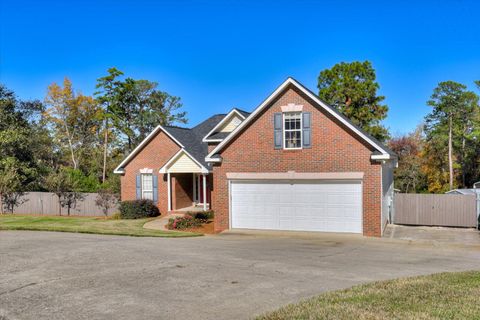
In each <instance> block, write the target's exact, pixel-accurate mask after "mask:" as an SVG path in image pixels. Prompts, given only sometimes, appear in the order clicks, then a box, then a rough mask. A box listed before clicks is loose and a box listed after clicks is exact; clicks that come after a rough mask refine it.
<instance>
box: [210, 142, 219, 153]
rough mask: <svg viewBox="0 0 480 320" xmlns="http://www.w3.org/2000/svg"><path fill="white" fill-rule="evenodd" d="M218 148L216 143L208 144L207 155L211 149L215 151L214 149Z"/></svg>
mask: <svg viewBox="0 0 480 320" xmlns="http://www.w3.org/2000/svg"><path fill="white" fill-rule="evenodd" d="M216 146H218V142H215V143H212V142H210V143H208V153H210V152H212V150H213V149H215V147H216Z"/></svg>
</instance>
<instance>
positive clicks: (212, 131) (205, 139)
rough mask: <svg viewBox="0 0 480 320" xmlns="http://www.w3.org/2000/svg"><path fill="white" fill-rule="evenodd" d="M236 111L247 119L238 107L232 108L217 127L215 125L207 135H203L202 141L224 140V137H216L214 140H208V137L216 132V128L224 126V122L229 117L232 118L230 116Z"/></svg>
mask: <svg viewBox="0 0 480 320" xmlns="http://www.w3.org/2000/svg"><path fill="white" fill-rule="evenodd" d="M234 113H236V114H237V115H239V116H240V117H241V118H242V119H243V120H245V116H244V115H243V114H241V113H240V112H239V111H238V110H237V109H235V108H234V109H232V110H231V111H230V112H229V113H228V114H227V115H226V116H225V117H224V118H223V119H222V120H221V121H220V122H219V123H217V125H216V126H215V127H213V129H212V130H210V132H209V133H207V134H206V135H205V137H203V139H202V141H203V142H217V141H222V139H214V140H208V139H207V137H208V136H210V135H211V134H212V133H214V132H215V130H217V129H218V128H220V127H221V126H222V124H223V123H224V122H225V121H227V119H228V118H230V116H231V115H232V114H234Z"/></svg>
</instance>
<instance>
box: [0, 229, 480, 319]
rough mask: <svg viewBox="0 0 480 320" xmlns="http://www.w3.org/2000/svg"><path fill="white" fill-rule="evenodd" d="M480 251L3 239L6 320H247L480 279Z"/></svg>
mask: <svg viewBox="0 0 480 320" xmlns="http://www.w3.org/2000/svg"><path fill="white" fill-rule="evenodd" d="M479 266H480V247H479V246H475V245H470V246H461V245H458V244H457V245H455V246H449V245H439V244H429V243H423V242H419V243H417V242H415V241H400V240H392V239H367V238H363V237H360V236H342V235H336V234H275V233H273V234H270V233H247V234H224V235H219V236H208V237H200V238H180V239H167V238H165V239H163V238H134V237H120V236H100V235H87V234H72V233H54V232H29V231H2V232H0V319H1V318H2V316H3V317H4V318H6V319H36V320H37V319H49V320H53V319H72V320H75V319H89V320H92V319H247V318H252V317H254V316H255V315H258V314H261V313H263V312H266V311H269V310H273V309H276V308H278V307H280V306H282V305H284V304H287V303H290V302H297V301H299V300H301V299H303V298H307V297H310V296H313V295H316V294H319V293H321V292H325V291H329V290H335V289H340V288H346V287H350V286H353V285H355V284H359V283H364V282H370V281H375V280H383V279H390V278H397V277H404V276H411V275H420V274H429V273H435V272H441V271H460V270H471V269H478V268H479Z"/></svg>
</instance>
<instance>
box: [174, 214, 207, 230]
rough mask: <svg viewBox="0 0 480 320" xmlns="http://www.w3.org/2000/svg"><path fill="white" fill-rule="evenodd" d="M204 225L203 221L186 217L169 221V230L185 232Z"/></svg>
mask: <svg viewBox="0 0 480 320" xmlns="http://www.w3.org/2000/svg"><path fill="white" fill-rule="evenodd" d="M201 224H202V221H200V220H198V219H194V218H193V217H192V216H190V215H185V216H184V217H176V218H170V219H169V220H168V225H167V228H168V229H170V230H183V229H189V228H195V227H198V226H200V225H201Z"/></svg>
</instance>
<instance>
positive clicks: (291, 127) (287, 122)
mask: <svg viewBox="0 0 480 320" xmlns="http://www.w3.org/2000/svg"><path fill="white" fill-rule="evenodd" d="M283 124H284V126H283V128H284V130H283V132H284V134H283V139H284V144H283V146H284V149H301V148H302V113H301V112H286V113H284V114H283Z"/></svg>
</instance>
